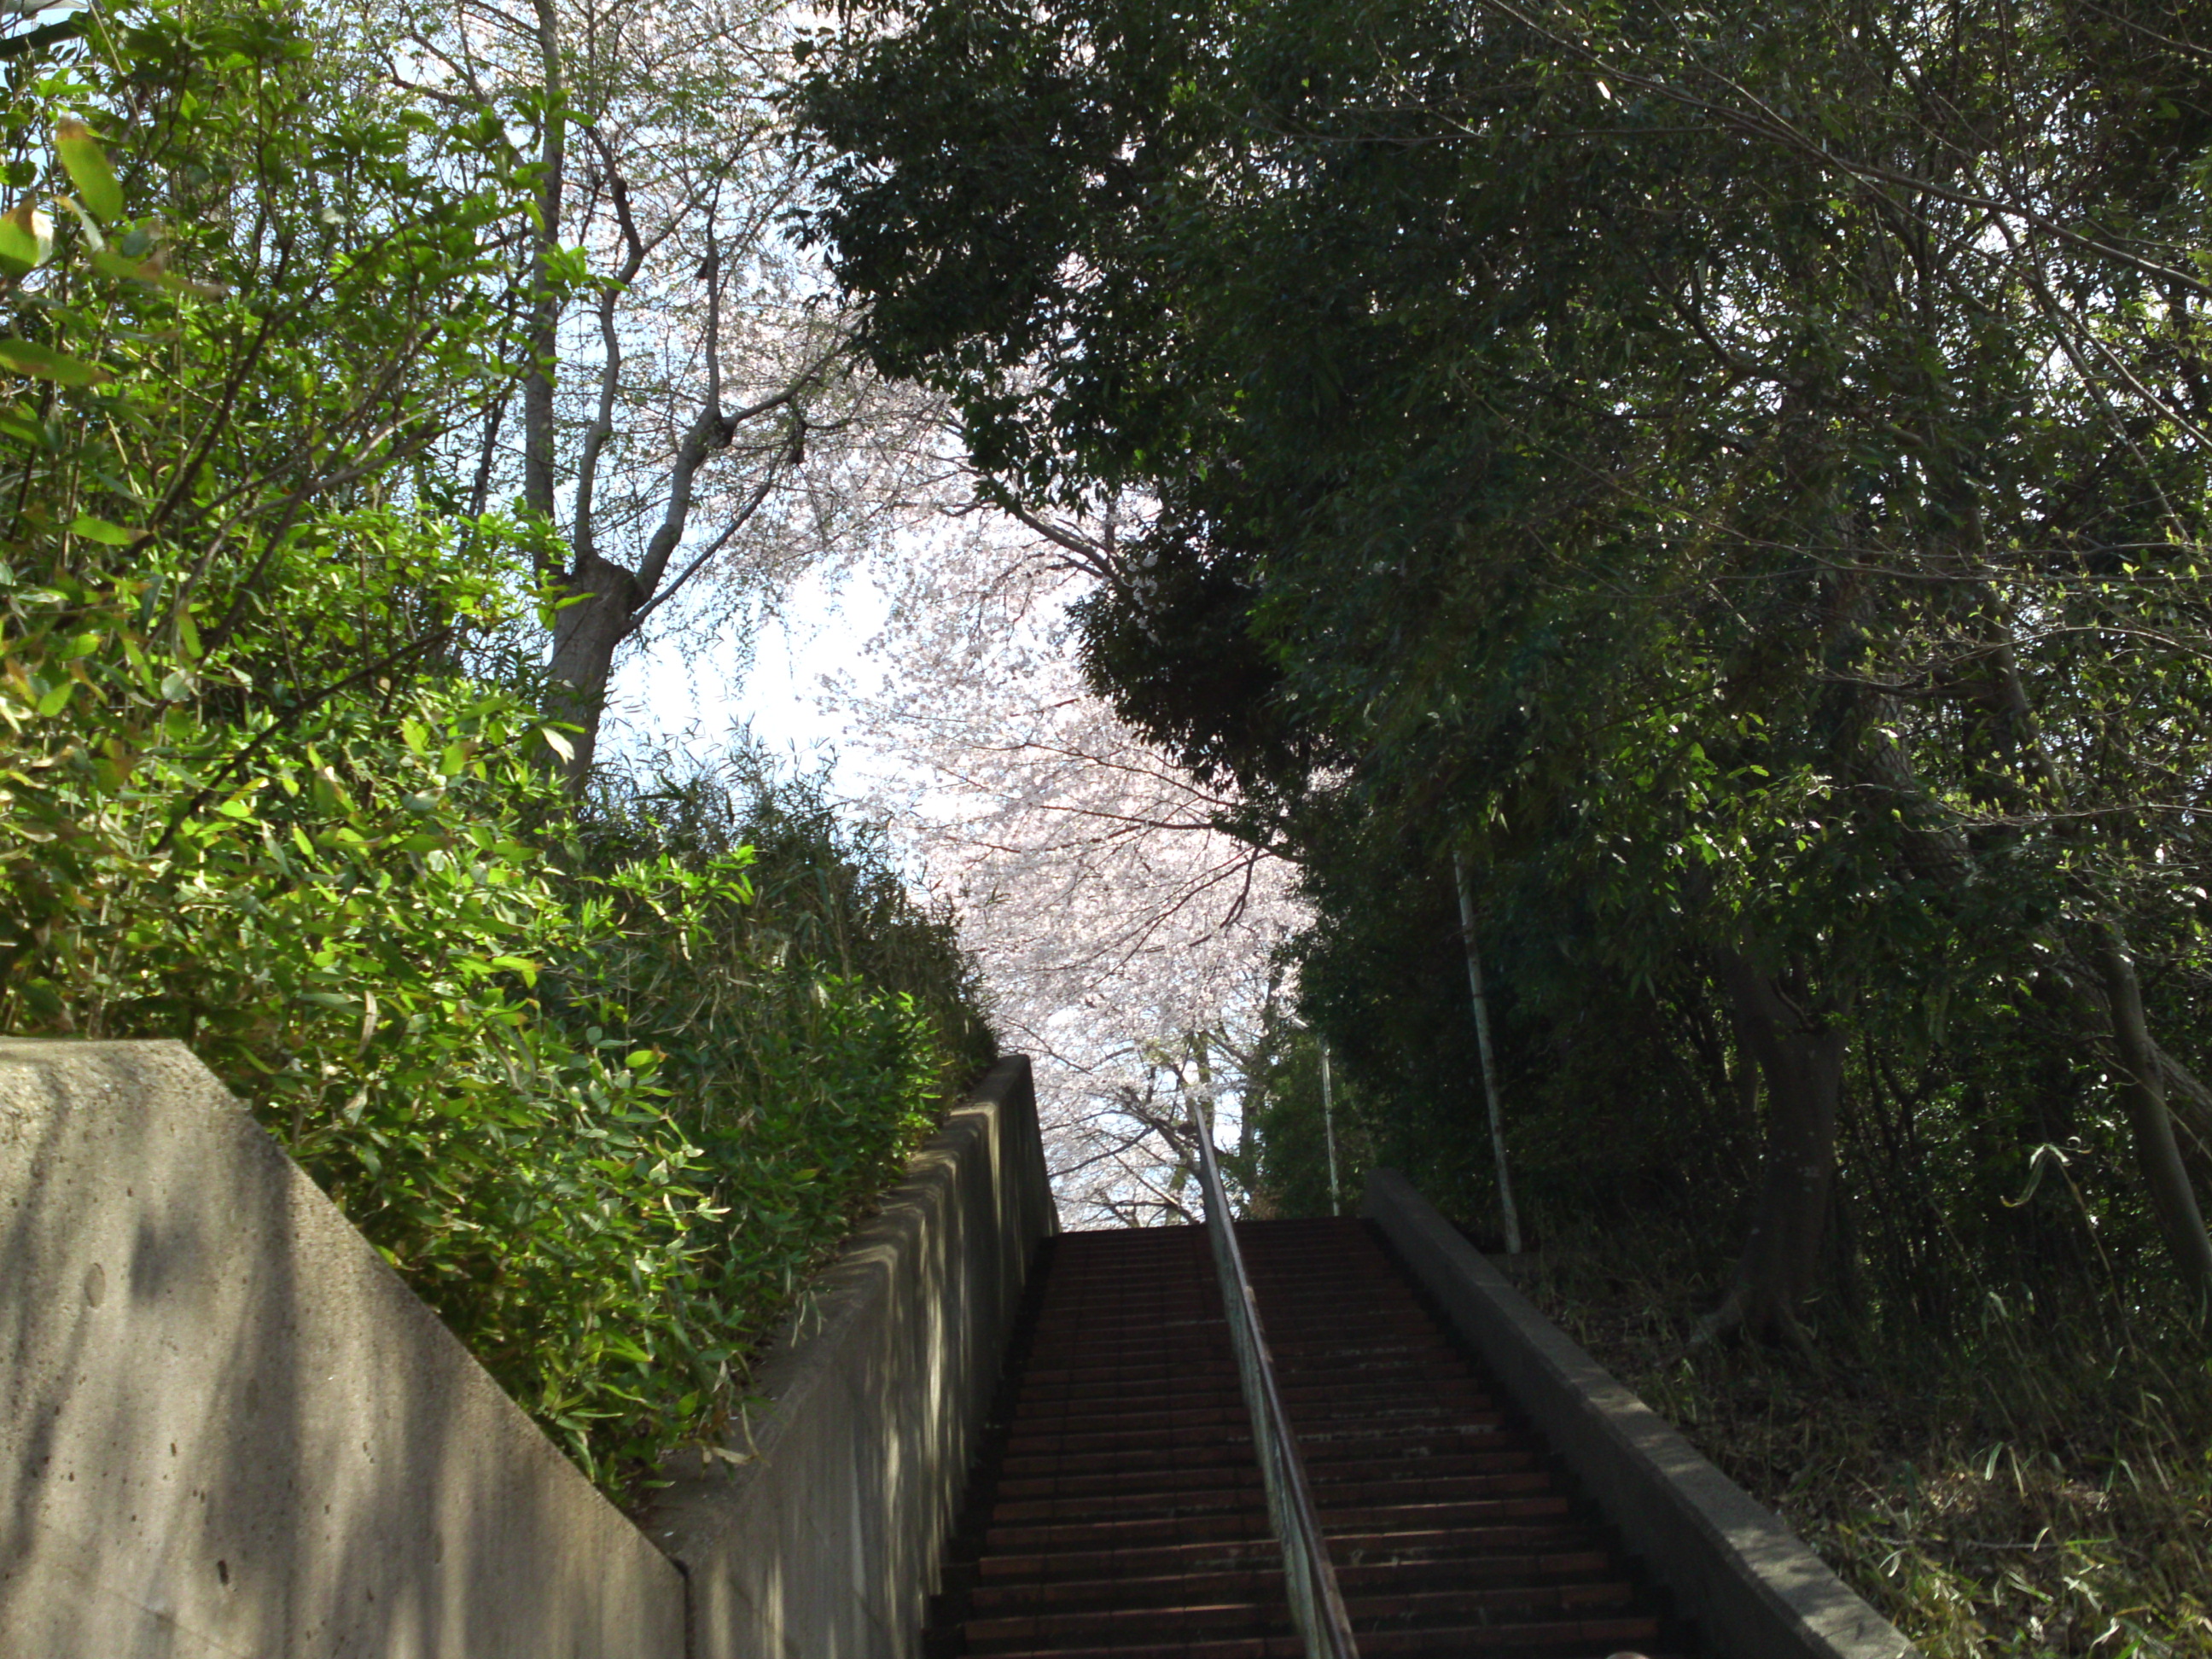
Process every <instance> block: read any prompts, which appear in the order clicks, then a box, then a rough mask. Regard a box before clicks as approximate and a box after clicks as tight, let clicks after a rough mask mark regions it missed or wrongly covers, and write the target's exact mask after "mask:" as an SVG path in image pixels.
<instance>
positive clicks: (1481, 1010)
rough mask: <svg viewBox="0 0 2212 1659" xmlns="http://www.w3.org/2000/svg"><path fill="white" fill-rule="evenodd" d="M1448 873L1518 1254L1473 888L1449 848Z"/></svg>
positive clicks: (1510, 1233) (1502, 1198)
mask: <svg viewBox="0 0 2212 1659" xmlns="http://www.w3.org/2000/svg"><path fill="white" fill-rule="evenodd" d="M1452 876H1453V878H1454V879H1455V881H1456V882H1457V883H1458V884H1459V927H1460V938H1461V939H1462V942H1463V943H1464V944H1465V945H1466V946H1467V984H1468V989H1469V990H1471V991H1473V992H1474V1041H1475V1046H1476V1047H1477V1048H1480V1049H1481V1051H1482V1092H1483V1094H1484V1096H1485V1097H1486V1098H1487V1099H1488V1100H1489V1102H1490V1150H1491V1152H1492V1156H1494V1157H1495V1158H1497V1160H1498V1208H1499V1209H1500V1210H1501V1211H1503V1212H1504V1216H1505V1253H1506V1254H1507V1255H1520V1254H1521V1216H1520V1212H1518V1211H1516V1209H1515V1208H1514V1207H1513V1181H1512V1177H1511V1176H1509V1175H1508V1174H1507V1173H1506V1170H1505V1119H1504V1114H1503V1113H1502V1111H1501V1110H1500V1109H1499V1106H1498V1062H1497V1060H1495V1058H1494V1057H1493V1056H1492V1053H1491V1048H1490V999H1489V997H1488V996H1486V994H1484V992H1483V988H1482V953H1481V951H1479V950H1477V949H1476V948H1475V943H1474V884H1473V883H1471V882H1469V881H1468V875H1467V854H1464V853H1462V852H1461V851H1460V850H1459V848H1456V847H1455V848H1452Z"/></svg>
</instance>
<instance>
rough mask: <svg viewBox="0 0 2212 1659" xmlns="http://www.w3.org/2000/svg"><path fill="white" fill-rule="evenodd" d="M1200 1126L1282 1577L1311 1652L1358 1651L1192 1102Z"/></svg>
mask: <svg viewBox="0 0 2212 1659" xmlns="http://www.w3.org/2000/svg"><path fill="white" fill-rule="evenodd" d="M1190 1115H1191V1122H1192V1124H1193V1126H1194V1127H1195V1128H1196V1129H1197V1131H1198V1173H1199V1180H1200V1182H1201V1183H1202V1184H1203V1186H1204V1188H1205V1190H1206V1224H1207V1225H1206V1234H1207V1237H1208V1242H1209V1243H1212V1246H1213V1266H1214V1270H1215V1272H1217V1273H1218V1274H1219V1275H1220V1278H1221V1304H1222V1308H1223V1310H1224V1311H1225V1313H1226V1314H1227V1315H1228V1317H1229V1335H1230V1340H1231V1342H1232V1343H1233V1344H1234V1345H1235V1346H1236V1350H1237V1376H1239V1377H1240V1378H1242V1379H1243V1384H1244V1407H1245V1409H1246V1410H1247V1411H1248V1412H1249V1413H1251V1418H1252V1444H1253V1449H1254V1450H1255V1451H1256V1452H1258V1453H1259V1455H1260V1478H1261V1481H1262V1482H1263V1483H1264V1484H1265V1485H1266V1486H1267V1518H1268V1520H1269V1522H1271V1523H1272V1524H1273V1527H1274V1528H1275V1536H1276V1537H1277V1538H1278V1539H1279V1540H1281V1541H1282V1546H1283V1579H1284V1583H1285V1585H1286V1587H1287V1588H1288V1589H1289V1591H1290V1597H1291V1619H1292V1620H1294V1621H1295V1622H1296V1623H1297V1627H1298V1634H1299V1635H1300V1636H1301V1637H1303V1638H1304V1639H1305V1645H1306V1653H1307V1656H1308V1659H1358V1653H1359V1650H1358V1647H1357V1646H1356V1645H1355V1644H1353V1642H1352V1620H1351V1618H1350V1617H1349V1616H1348V1615H1347V1614H1346V1612H1345V1610H1344V1596H1343V1594H1342V1592H1341V1591H1340V1590H1339V1589H1337V1587H1336V1569H1335V1568H1334V1566H1332V1565H1330V1563H1329V1559H1328V1542H1327V1541H1326V1540H1324V1539H1323V1538H1322V1530H1321V1520H1320V1517H1319V1516H1317V1515H1316V1513H1315V1510H1314V1502H1313V1491H1312V1488H1311V1487H1310V1486H1309V1485H1308V1484H1307V1481H1306V1465H1305V1460H1304V1458H1303V1457H1301V1456H1299V1455H1298V1446H1297V1441H1296V1440H1295V1439H1294V1438H1292V1437H1291V1419H1290V1415H1289V1413H1286V1412H1285V1411H1284V1409H1283V1398H1282V1395H1280V1394H1279V1392H1278V1391H1277V1389H1276V1388H1275V1364H1274V1361H1273V1358H1271V1357H1270V1356H1269V1354H1268V1352H1267V1331H1266V1329H1265V1328H1264V1327H1263V1326H1262V1325H1261V1322H1260V1304H1259V1301H1258V1299H1257V1298H1256V1297H1254V1295H1253V1294H1252V1280H1251V1279H1250V1278H1249V1276H1248V1275H1247V1274H1246V1273H1245V1271H1244V1252H1243V1250H1241V1249H1238V1248H1237V1226H1236V1224H1235V1222H1234V1221H1232V1220H1231V1218H1230V1214H1229V1195H1228V1193H1227V1192H1226V1191H1225V1189H1224V1188H1223V1187H1222V1185H1221V1166H1220V1165H1219V1164H1217V1163H1216V1162H1215V1161H1214V1157H1213V1135H1212V1131H1211V1130H1210V1129H1209V1128H1208V1127H1207V1125H1206V1117H1205V1114H1204V1113H1203V1111H1201V1110H1200V1107H1199V1105H1198V1103H1197V1102H1196V1101H1193V1102H1192V1103H1191V1113H1190Z"/></svg>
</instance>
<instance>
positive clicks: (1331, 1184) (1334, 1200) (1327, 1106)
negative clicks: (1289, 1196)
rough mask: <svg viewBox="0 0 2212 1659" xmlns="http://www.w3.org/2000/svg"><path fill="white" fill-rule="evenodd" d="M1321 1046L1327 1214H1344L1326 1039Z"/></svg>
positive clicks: (1318, 1039) (1334, 1108)
mask: <svg viewBox="0 0 2212 1659" xmlns="http://www.w3.org/2000/svg"><path fill="white" fill-rule="evenodd" d="M1316 1041H1318V1042H1320V1044H1321V1127H1322V1134H1323V1135H1324V1136H1325V1137H1326V1138H1327V1139H1328V1212H1329V1213H1330V1214H1331V1215H1342V1214H1343V1213H1344V1199H1343V1197H1342V1195H1341V1194H1340V1193H1339V1192H1338V1190H1337V1184H1336V1101H1335V1098H1334V1095H1333V1094H1332V1092H1331V1091H1330V1089H1329V1085H1328V1038H1327V1037H1321V1038H1317V1039H1316Z"/></svg>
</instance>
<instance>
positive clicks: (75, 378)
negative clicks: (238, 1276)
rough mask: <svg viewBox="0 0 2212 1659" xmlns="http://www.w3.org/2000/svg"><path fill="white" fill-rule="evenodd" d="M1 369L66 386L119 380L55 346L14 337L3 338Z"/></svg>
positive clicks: (102, 384)
mask: <svg viewBox="0 0 2212 1659" xmlns="http://www.w3.org/2000/svg"><path fill="white" fill-rule="evenodd" d="M0 367H5V368H9V369H12V370H13V371H14V372H15V373H16V374H31V375H35V376H36V377H37V378H38V379H40V380H54V381H58V382H59V383H60V384H61V385H63V386H106V384H107V383H108V382H109V381H111V380H113V379H114V378H115V377H114V376H113V375H112V374H109V373H108V372H107V371H106V369H104V368H101V367H100V365H99V364H97V363H88V362H85V361H84V360H83V359H82V358H81V357H72V356H69V355H68V354H67V353H65V352H60V351H56V350H55V349H53V348H52V347H51V346H42V345H38V344H35V343H33V342H31V341H29V340H18V339H13V338H5V339H0Z"/></svg>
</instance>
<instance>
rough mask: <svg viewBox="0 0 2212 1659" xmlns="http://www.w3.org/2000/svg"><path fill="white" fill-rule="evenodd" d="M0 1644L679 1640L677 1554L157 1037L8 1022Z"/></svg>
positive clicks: (605, 1656) (0, 1200)
mask: <svg viewBox="0 0 2212 1659" xmlns="http://www.w3.org/2000/svg"><path fill="white" fill-rule="evenodd" d="M0 1286H4V1291H0V1654H4V1655H6V1656H9V1659H16V1656H21V1659H141V1656H143V1659H155V1656H162V1659H170V1656H174V1659H200V1656H210V1659H211V1656H216V1655H236V1656H240V1659H277V1656H283V1659H322V1656H339V1655H345V1656H355V1655H359V1656H375V1659H413V1656H447V1659H464V1656H465V1659H497V1656H513V1659H563V1656H574V1659H633V1656H634V1659H681V1656H682V1655H683V1653H684V1622H683V1621H684V1601H683V1589H682V1585H681V1582H680V1579H679V1577H678V1573H677V1571H676V1570H675V1569H674V1568H673V1567H671V1565H669V1563H668V1562H667V1561H665V1559H662V1558H661V1557H660V1556H659V1554H658V1553H655V1551H654V1550H653V1548H652V1547H651V1546H650V1545H649V1544H648V1543H647V1541H646V1540H645V1539H644V1537H643V1536H642V1535H641V1534H639V1533H638V1532H637V1530H636V1529H635V1528H633V1527H632V1526H631V1525H630V1523H629V1522H628V1521H626V1520H625V1519H624V1518H623V1516H622V1515H621V1514H620V1513H618V1512H617V1510H615V1509H614V1508H613V1507H612V1506H611V1505H610V1504H607V1503H606V1502H605V1499H603V1498H600V1496H599V1494H598V1493H597V1492H594V1491H593V1490H592V1486H590V1484H589V1483H588V1482H586V1480H584V1479H583V1477H582V1476H580V1474H577V1473H576V1471H575V1469H574V1468H572V1467H571V1466H570V1465H569V1464H568V1462H567V1461H566V1460H565V1459H564V1458H563V1457H562V1455H561V1454H560V1453H559V1452H558V1451H557V1450H556V1449H554V1447H553V1445H552V1443H550V1442H549V1441H548V1440H547V1439H546V1438H545V1437H544V1436H543V1435H542V1434H540V1433H539V1432H538V1429H537V1427H536V1426H535V1425H533V1424H532V1423H531V1421H530V1420H529V1419H527V1418H526V1417H525V1416H524V1415H523V1413H521V1411H520V1410H519V1409H518V1408H517V1407H515V1405H514V1404H513V1401H509V1400H508V1399H507V1396H506V1395H503V1394H501V1392H500V1390H499V1389H498V1388H497V1386H496V1385H495V1384H494V1383H493V1382H492V1380H491V1379H490V1378H489V1376H486V1375H485V1374H484V1372H483V1370H481V1369H480V1368H479V1367H478V1366H477V1364H476V1362H475V1361H474V1360H472V1359H471V1358H470V1357H469V1356H468V1354H467V1353H466V1352H464V1351H463V1349H462V1348H461V1346H460V1344H459V1343H458V1342H457V1341H455V1340H453V1336H452V1335H451V1334H449V1333H448V1332H447V1330H446V1328H444V1327H443V1326H442V1325H441V1324H440V1323H439V1322H438V1321H437V1319H436V1317H435V1316H434V1315H432V1314H431V1312H430V1310H428V1308H426V1307H425V1306H423V1304H422V1303H421V1302H419V1301H417V1300H416V1297H414V1296H413V1294H412V1293H410V1291H408V1289H407V1287H406V1286H405V1285H403V1284H402V1283H401V1282H400V1280H399V1279H398V1275H397V1274H395V1273H392V1270H391V1269H390V1268H389V1267H386V1264H385V1263H384V1261H382V1259H381V1258H380V1257H379V1256H378V1255H377V1254H376V1252H375V1250H374V1249H372V1248H371V1247H370V1246H369V1245H368V1243H367V1242H366V1241H365V1240H364V1239H363V1238H362V1237H361V1235H360V1234H359V1233H357V1232H356V1231H354V1229H353V1228H352V1227H351V1226H350V1225H349V1224H348V1223H347V1221H346V1220H345V1218H344V1217H343V1216H342V1215H340V1214H339V1213H338V1212H337V1209H336V1208H334V1207H333V1206H331V1203H330V1202H329V1200H326V1199H325V1197H324V1196H323V1195H322V1194H321V1193H320V1192H319V1191H318V1190H317V1189H316V1188H315V1186H314V1184H313V1182H310V1181H309V1180H308V1179H307V1176H304V1175H303V1174H301V1171H300V1170H299V1169H298V1168H297V1167H296V1166H295V1164H293V1163H292V1162H291V1160H290V1159H289V1158H286V1157H285V1156H284V1154H283V1152H282V1151H281V1150H280V1149H279V1148H278V1147H277V1146H276V1143H275V1142H273V1141H272V1140H270V1139H269V1137H268V1136H267V1135H265V1134H264V1133H262V1132H261V1130H260V1129H259V1127H257V1126H256V1125H255V1124H254V1122H253V1121H252V1119H251V1118H250V1117H249V1116H248V1115H246V1111H245V1110H244V1109H242V1108H241V1107H240V1105H239V1104H238V1103H237V1102H236V1101H234V1099H232V1097H230V1096H229V1095H228V1093H227V1092H225V1091H224V1090H223V1089H222V1085H219V1084H218V1083H217V1082H216V1080H215V1079H214V1078H213V1077H211V1076H210V1074H209V1073H208V1072H207V1071H206V1070H205V1069H204V1067H202V1066H200V1064H199V1063H198V1062H197V1060H193V1059H192V1057H191V1055H190V1054H188V1053H187V1052H186V1051H185V1048H183V1047H182V1046H181V1045H180V1044H177V1043H173V1042H85V1043H68V1042H0Z"/></svg>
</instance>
